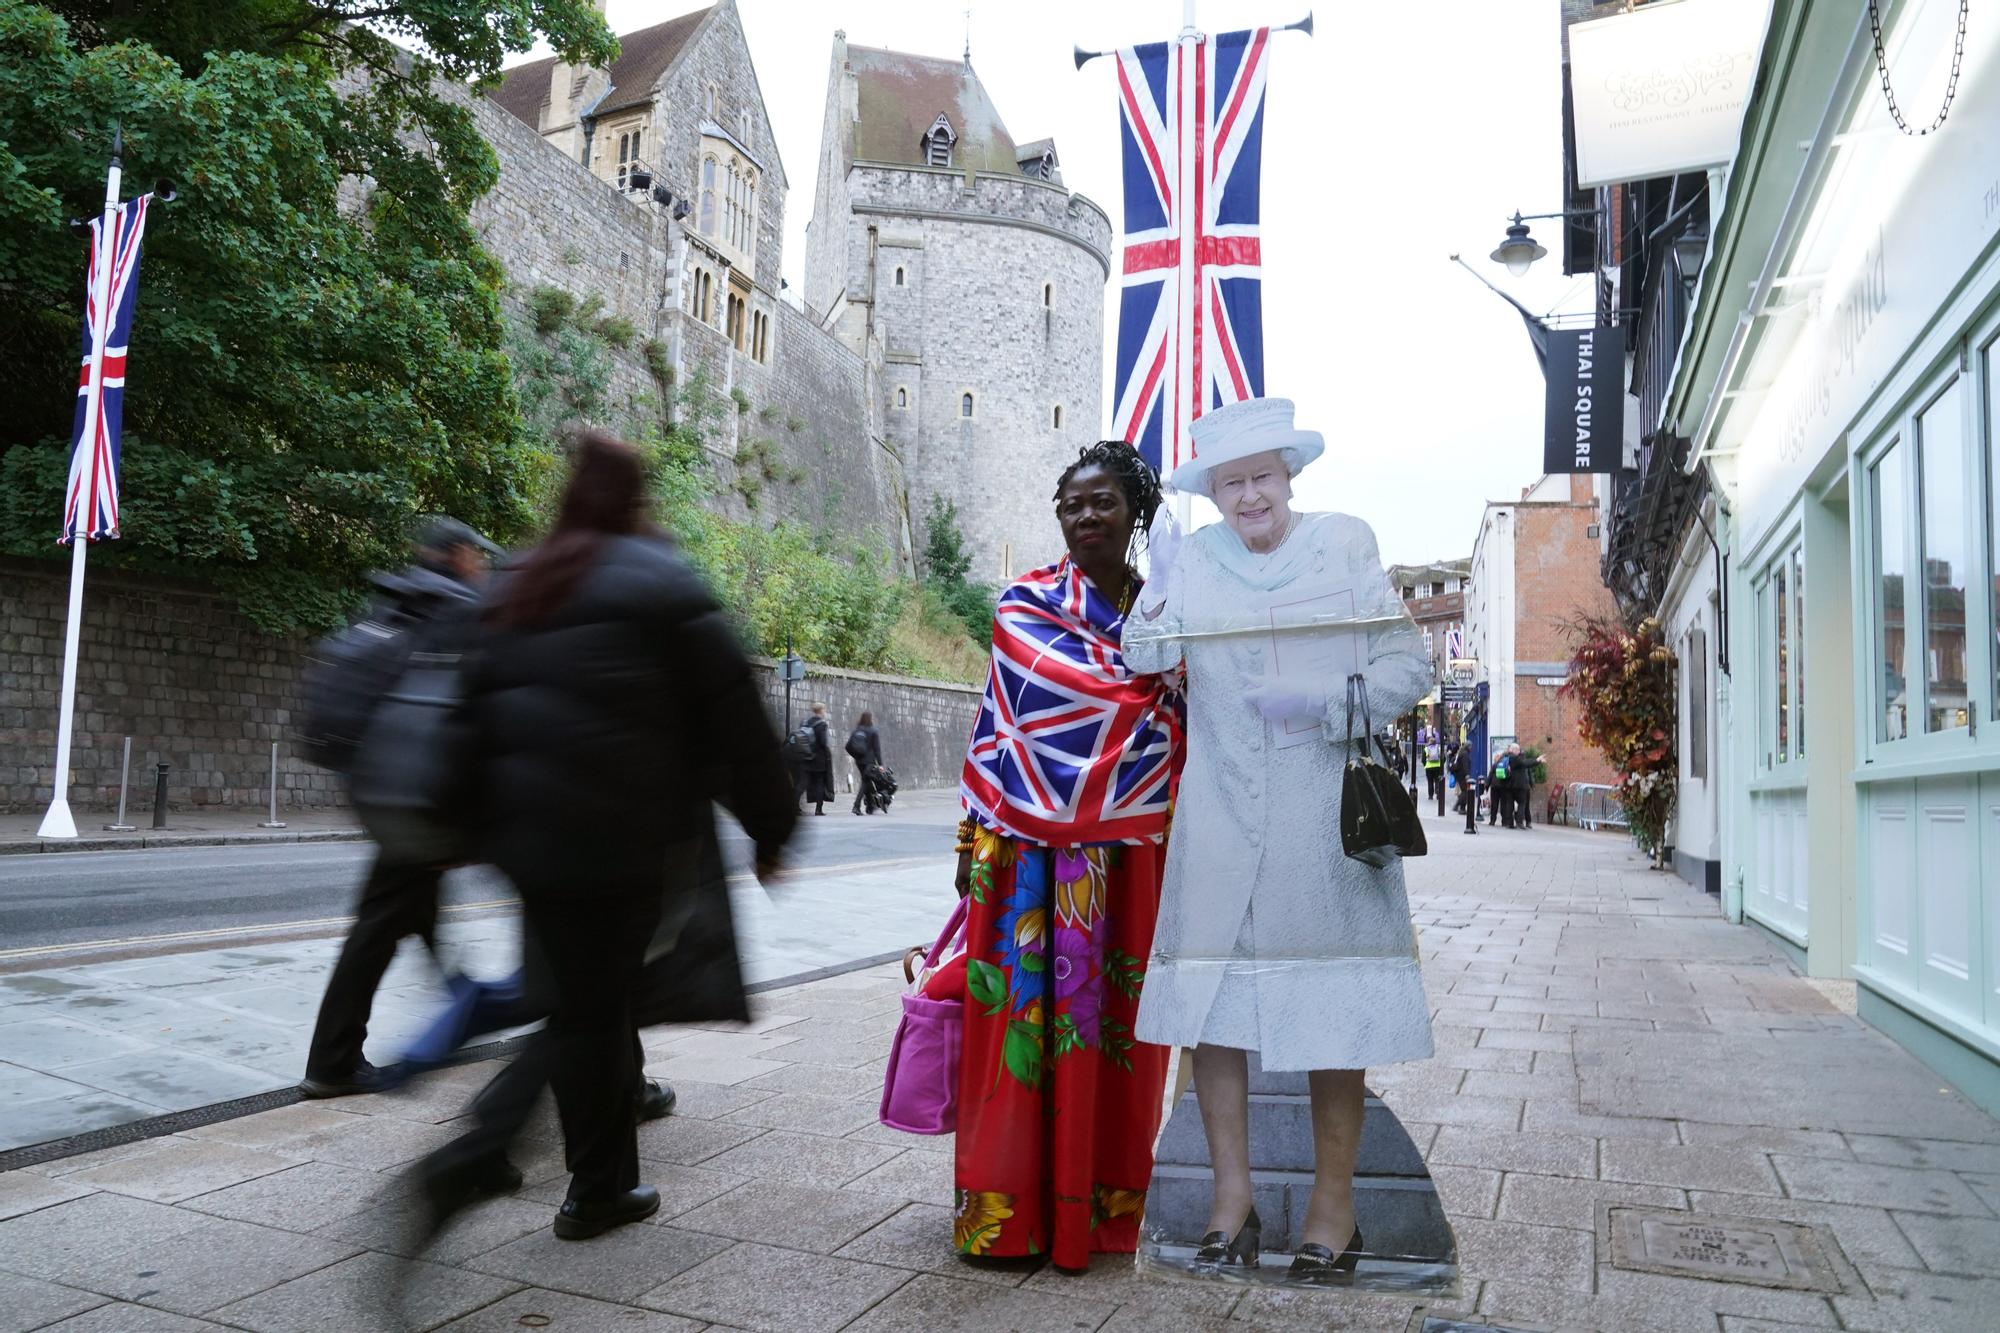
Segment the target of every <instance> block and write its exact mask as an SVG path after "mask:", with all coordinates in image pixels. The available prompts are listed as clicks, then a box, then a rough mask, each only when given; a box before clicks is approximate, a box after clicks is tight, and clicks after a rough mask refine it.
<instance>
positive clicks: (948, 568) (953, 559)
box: [923, 495, 995, 648]
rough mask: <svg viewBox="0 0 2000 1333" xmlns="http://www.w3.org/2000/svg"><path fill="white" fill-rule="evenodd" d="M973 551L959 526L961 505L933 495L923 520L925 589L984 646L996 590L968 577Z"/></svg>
mask: <svg viewBox="0 0 2000 1333" xmlns="http://www.w3.org/2000/svg"><path fill="white" fill-rule="evenodd" d="M971 571H972V552H971V551H970V550H969V549H968V548H967V547H966V544H965V534H964V533H963V532H961V531H960V530H959V526H958V506H957V505H956V504H955V503H953V502H952V501H950V500H947V499H946V498H945V497H944V496H942V495H933V496H932V497H931V511H930V513H929V514H928V515H927V516H926V517H925V519H924V568H923V583H924V590H925V591H926V592H927V593H929V594H930V595H931V596H933V597H935V598H936V599H937V600H938V602H939V603H941V604H942V605H943V607H944V609H945V610H946V612H947V613H949V614H950V615H951V616H953V617H954V618H956V619H957V620H958V622H959V623H960V624H961V625H963V626H965V632H966V634H967V636H969V637H970V638H971V639H972V641H973V642H974V643H975V644H978V645H979V646H980V647H981V648H984V647H985V646H986V645H987V644H988V643H989V642H990V641H991V639H992V636H993V603H994V600H995V593H994V590H993V589H992V588H990V587H987V586H986V585H985V584H981V583H974V582H972V581H971V579H969V578H968V577H967V575H969V574H970V573H971Z"/></svg>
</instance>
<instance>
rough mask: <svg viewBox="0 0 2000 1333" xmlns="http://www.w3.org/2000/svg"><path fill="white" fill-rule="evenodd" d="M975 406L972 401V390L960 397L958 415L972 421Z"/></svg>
mask: <svg viewBox="0 0 2000 1333" xmlns="http://www.w3.org/2000/svg"><path fill="white" fill-rule="evenodd" d="M974 406H975V404H974V403H973V401H972V391H971V390H970V389H968V390H966V391H965V392H964V393H962V394H960V395H959V396H958V415H959V416H960V417H962V418H964V419H965V420H967V421H970V420H972V413H973V408H974Z"/></svg>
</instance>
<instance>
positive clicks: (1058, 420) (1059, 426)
mask: <svg viewBox="0 0 2000 1333" xmlns="http://www.w3.org/2000/svg"><path fill="white" fill-rule="evenodd" d="M1051 424H1052V425H1054V427H1055V428H1056V429H1057V430H1061V429H1062V404H1061V403H1057V404H1056V410H1055V420H1054V421H1053V422H1052V423H1051Z"/></svg>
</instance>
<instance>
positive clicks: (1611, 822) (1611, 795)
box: [1568, 782, 1627, 829]
mask: <svg viewBox="0 0 2000 1333" xmlns="http://www.w3.org/2000/svg"><path fill="white" fill-rule="evenodd" d="M1568 795H1569V805H1570V811H1571V814H1572V817H1573V818H1574V819H1575V820H1576V825H1577V827H1578V828H1586V829H1599V828H1620V829H1622V828H1625V827H1626V826H1627V821H1626V818H1625V807H1624V806H1622V805H1620V804H1619V803H1618V795H1617V789H1616V788H1613V787H1607V786H1605V785H1604V784H1603V783H1601V782H1572V783H1570V785H1569V793H1568Z"/></svg>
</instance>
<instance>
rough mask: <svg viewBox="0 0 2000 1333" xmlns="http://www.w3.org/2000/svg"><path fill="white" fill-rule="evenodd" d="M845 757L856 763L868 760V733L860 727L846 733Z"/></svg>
mask: <svg viewBox="0 0 2000 1333" xmlns="http://www.w3.org/2000/svg"><path fill="white" fill-rule="evenodd" d="M847 757H848V758H850V759H853V760H856V761H865V760H866V759H867V758H868V733H867V732H865V731H863V730H862V729H861V728H860V727H856V728H855V729H854V730H852V731H850V732H848V733H847Z"/></svg>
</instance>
